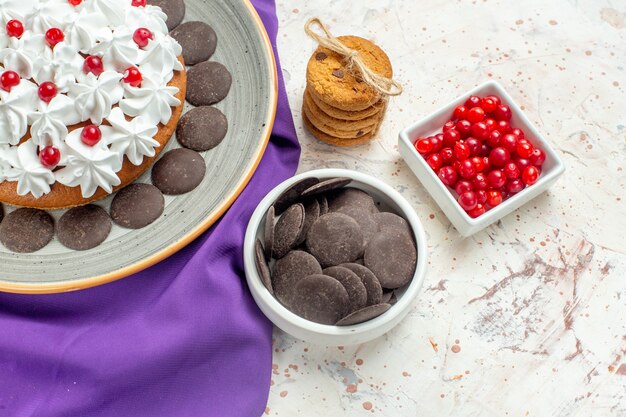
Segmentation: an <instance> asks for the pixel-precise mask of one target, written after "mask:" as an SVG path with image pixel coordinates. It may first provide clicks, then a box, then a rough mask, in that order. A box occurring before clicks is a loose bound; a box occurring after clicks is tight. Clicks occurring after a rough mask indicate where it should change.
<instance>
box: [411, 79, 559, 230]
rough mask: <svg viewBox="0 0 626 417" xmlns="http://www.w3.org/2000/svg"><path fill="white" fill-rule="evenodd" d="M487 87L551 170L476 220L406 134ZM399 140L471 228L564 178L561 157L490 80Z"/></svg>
mask: <svg viewBox="0 0 626 417" xmlns="http://www.w3.org/2000/svg"><path fill="white" fill-rule="evenodd" d="M489 87H493V88H494V89H495V90H497V91H498V94H500V98H501V99H502V101H503V102H505V103H506V104H507V105H508V106H509V107H510V108H511V111H512V112H513V114H516V115H517V117H519V119H520V121H521V123H522V125H523V126H521V127H522V128H523V129H524V130H530V131H532V133H533V135H534V137H535V138H536V139H537V141H538V142H539V144H540V145H541V149H542V150H543V151H544V152H545V153H546V155H549V157H550V158H552V159H553V160H554V167H553V168H552V169H551V170H549V171H548V172H545V171H544V172H542V173H541V176H540V177H539V179H538V180H537V182H536V183H535V184H533V185H532V186H530V187H526V188H524V189H523V190H522V191H520V192H519V193H517V194H515V195H514V196H513V197H510V198H509V199H507V200H505V201H503V202H502V203H501V204H499V205H498V206H496V207H494V208H492V209H490V210H487V211H486V212H485V213H484V214H483V215H481V216H478V217H476V218H472V217H470V216H469V215H468V214H467V213H466V212H465V210H463V209H462V208H461V206H460V205H459V203H458V202H457V201H456V199H455V198H454V196H453V195H452V193H451V192H450V190H449V189H448V187H447V186H446V185H445V184H444V183H443V182H441V180H440V179H439V177H438V176H437V174H436V173H435V171H433V170H432V168H431V167H430V166H429V165H428V163H427V162H426V160H425V159H424V158H423V157H422V155H420V154H419V153H418V152H417V150H416V149H415V147H414V146H413V141H412V140H411V138H410V136H409V134H410V133H413V134H414V132H416V131H419V130H420V128H421V127H423V126H424V125H426V124H427V123H428V121H429V120H431V119H435V118H438V117H440V116H441V115H443V114H446V113H452V110H454V108H455V107H456V106H458V105H460V104H462V103H464V102H465V101H466V100H467V98H468V97H469V96H472V95H480V93H481V92H482V91H483V90H485V89H488V88H489ZM400 138H401V140H402V141H404V142H405V144H406V145H408V147H409V148H410V149H411V151H412V152H413V153H414V155H415V156H416V157H417V158H416V160H417V161H418V163H419V164H421V165H422V166H423V168H425V170H426V171H427V172H428V174H427V175H428V176H429V177H430V179H431V180H432V181H434V182H435V183H436V184H437V185H436V186H437V187H438V188H440V189H442V190H444V191H445V196H446V199H447V200H448V202H449V203H450V204H451V206H453V207H454V208H455V210H456V211H457V212H459V213H460V214H461V217H462V218H463V220H464V221H465V222H466V223H467V224H468V225H470V226H479V225H482V224H491V223H493V222H495V221H497V220H498V219H500V218H502V217H503V216H504V215H506V214H507V213H506V211H507V209H508V208H509V207H510V206H512V205H519V206H521V205H522V204H524V203H525V202H527V201H529V200H528V199H527V198H526V196H527V195H528V194H529V193H530V190H531V188H532V187H542V186H544V185H545V184H548V183H550V182H551V181H553V180H555V179H556V178H557V177H559V176H560V175H561V174H563V172H565V164H564V163H563V161H562V160H561V157H560V156H559V155H558V153H557V152H556V151H555V150H554V148H553V147H552V146H551V145H550V143H549V142H548V141H547V140H546V139H545V138H544V137H543V135H542V134H541V133H540V132H539V131H538V130H537V128H536V127H535V126H534V125H533V123H532V122H531V121H530V120H529V119H528V117H527V116H526V114H525V113H524V112H523V111H522V110H521V108H520V107H519V106H518V104H517V103H516V102H515V100H513V98H512V97H511V96H510V95H509V93H507V92H506V90H505V89H504V88H503V87H502V86H501V85H500V83H498V82H497V81H494V80H489V81H487V82H485V83H483V84H481V85H479V86H477V87H475V88H473V89H471V90H469V91H468V92H466V93H464V94H462V95H460V96H458V97H457V98H456V99H454V100H452V101H451V102H449V103H448V104H446V105H444V106H442V107H440V108H439V109H438V110H436V111H434V112H433V113H431V114H429V115H427V116H425V117H423V118H422V119H420V120H419V121H418V122H416V123H414V124H412V125H411V126H409V127H407V128H405V129H403V130H402V131H401V132H400Z"/></svg>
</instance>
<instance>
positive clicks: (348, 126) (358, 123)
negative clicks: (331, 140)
mask: <svg viewBox="0 0 626 417" xmlns="http://www.w3.org/2000/svg"><path fill="white" fill-rule="evenodd" d="M304 107H305V110H306V113H307V117H308V118H309V120H310V121H311V123H313V124H314V125H315V126H317V127H320V126H329V127H330V128H332V129H335V130H339V131H342V132H354V131H356V132H358V131H359V130H361V129H363V130H364V131H371V129H373V128H374V126H376V125H378V123H379V122H380V114H381V113H380V112H378V113H376V114H374V115H373V116H370V117H366V118H363V119H359V120H343V119H339V118H336V117H332V116H329V115H328V114H326V113H325V112H324V111H323V110H321V109H320V108H319V107H318V106H317V105H316V104H315V102H314V101H313V99H312V98H311V95H310V94H307V93H306V92H305V93H304ZM321 130H322V131H324V129H321ZM329 134H332V133H329Z"/></svg>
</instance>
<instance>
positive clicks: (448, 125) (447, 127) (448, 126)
mask: <svg viewBox="0 0 626 417" xmlns="http://www.w3.org/2000/svg"><path fill="white" fill-rule="evenodd" d="M455 126H456V122H454V121H452V120H448V121H447V122H446V123H445V124H444V125H443V128H442V129H441V130H442V131H443V132H444V133H445V132H446V131H447V130H450V129H454V127H455Z"/></svg>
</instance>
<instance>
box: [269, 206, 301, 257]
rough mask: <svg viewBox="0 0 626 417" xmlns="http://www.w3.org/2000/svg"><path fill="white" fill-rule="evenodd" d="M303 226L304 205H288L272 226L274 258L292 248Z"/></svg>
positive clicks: (281, 255)
mask: <svg viewBox="0 0 626 417" xmlns="http://www.w3.org/2000/svg"><path fill="white" fill-rule="evenodd" d="M303 226H304V207H303V206H302V204H294V205H292V206H291V207H289V208H288V209H287V210H285V212H284V213H283V215H282V216H280V218H279V219H278V221H277V222H276V226H274V246H273V248H272V253H273V254H274V257H275V258H276V259H280V258H282V257H283V256H285V255H286V254H287V252H289V251H290V250H291V249H292V248H294V247H295V246H297V244H298V239H299V237H300V235H301V234H302V228H303Z"/></svg>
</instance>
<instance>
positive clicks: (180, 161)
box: [152, 148, 206, 195]
mask: <svg viewBox="0 0 626 417" xmlns="http://www.w3.org/2000/svg"><path fill="white" fill-rule="evenodd" d="M205 173H206V165H205V162H204V158H203V157H202V155H200V154H199V153H198V152H196V151H192V150H191V149H185V148H178V149H172V150H171V151H168V152H166V153H165V155H163V157H162V158H161V159H159V160H158V161H157V162H156V164H154V167H152V183H153V184H154V185H155V186H156V187H157V188H158V189H159V190H161V192H162V193H163V194H168V195H179V194H184V193H188V192H189V191H191V190H193V189H194V188H196V187H197V186H198V185H199V184H200V183H201V182H202V179H203V178H204V174H205Z"/></svg>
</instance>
